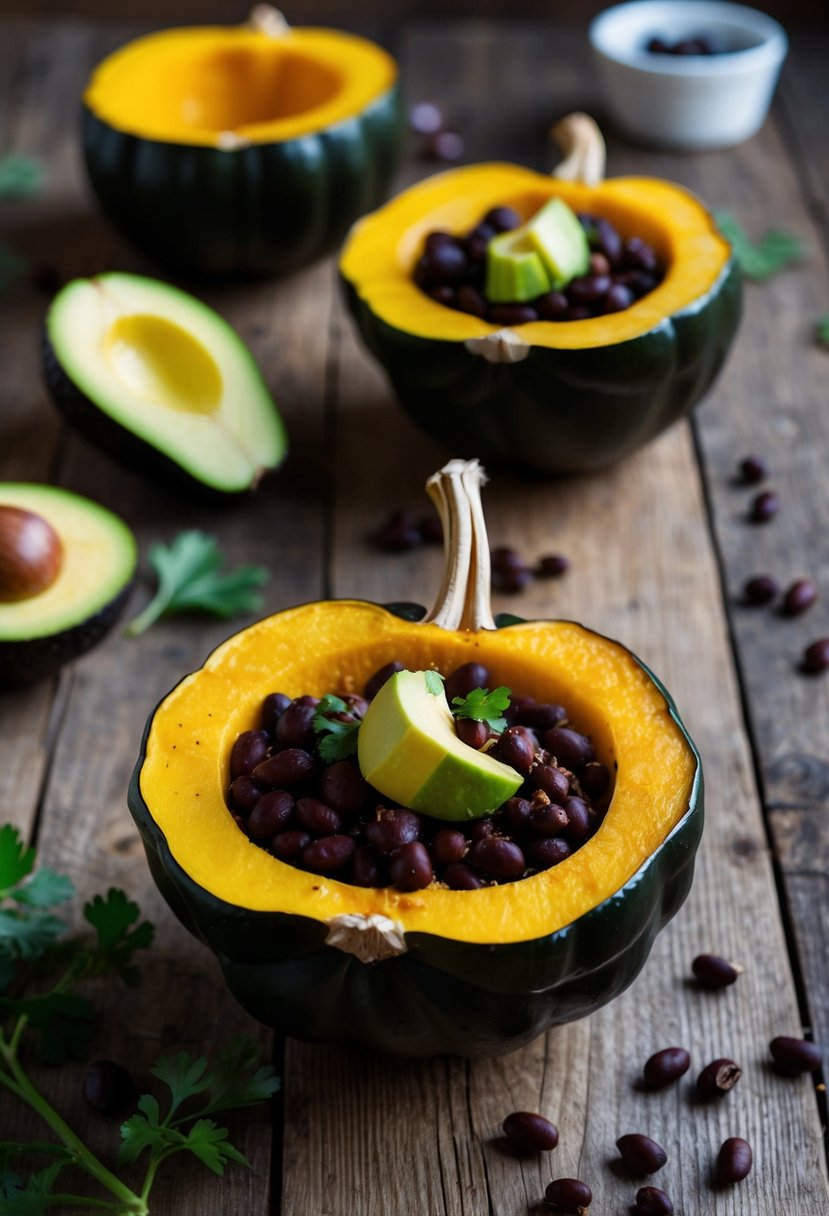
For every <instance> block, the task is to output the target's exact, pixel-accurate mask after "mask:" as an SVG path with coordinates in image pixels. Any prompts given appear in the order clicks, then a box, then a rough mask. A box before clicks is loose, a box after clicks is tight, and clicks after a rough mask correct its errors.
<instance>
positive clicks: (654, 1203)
mask: <svg viewBox="0 0 829 1216" xmlns="http://www.w3.org/2000/svg"><path fill="white" fill-rule="evenodd" d="M673 1210H674V1205H673V1204H672V1203H671V1201H670V1199H669V1198H668V1196H667V1195H666V1194H665V1192H664V1191H660V1189H659V1187H658V1186H643V1187H640V1188H639V1190H638V1191H637V1192H636V1211H637V1213H638V1214H639V1216H673Z"/></svg>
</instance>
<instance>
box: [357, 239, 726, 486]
mask: <svg viewBox="0 0 829 1216" xmlns="http://www.w3.org/2000/svg"><path fill="white" fill-rule="evenodd" d="M346 297H347V301H348V306H349V308H350V310H351V313H352V315H353V316H354V318H355V320H356V322H357V326H358V328H359V330H360V334H361V335H362V338H363V340H364V342H365V343H366V345H367V346H368V348H369V350H370V351H371V353H372V354H373V355H374V356H375V358H376V359H378V360H379V362H380V363H381V364H382V365H383V367H384V368H385V370H386V372H387V373H388V376H389V378H390V380H391V383H392V387H393V388H394V391H395V393H396V395H397V397H398V398H399V400H400V401H401V403H402V404H403V406H404V407H405V408H406V410H407V411H408V412H409V414H410V415H411V417H412V418H413V419H414V421H415V422H416V423H417V424H418V425H419V426H421V427H422V428H423V429H424V430H425V431H427V432H428V433H429V434H430V435H431V436H432V437H433V438H435V439H437V440H439V441H440V442H441V443H443V444H445V445H446V446H447V447H449V448H450V449H451V450H452V451H474V452H476V453H477V454H478V456H479V457H480V459H481V460H482V461H483V462H484V464H487V465H497V464H501V465H503V464H506V465H514V466H518V467H519V468H525V469H531V470H534V471H535V472H538V473H545V474H549V473H553V474H571V473H592V472H596V471H597V470H599V469H603V468H606V467H608V466H610V465H612V464H615V463H616V461H618V460H621V459H623V458H624V457H625V456H627V455H629V454H630V453H631V452H633V451H635V450H636V449H637V448H640V447H642V446H643V444H645V443H648V442H649V441H650V440H651V439H653V438H654V437H655V436H656V435H658V434H659V433H660V432H661V431H663V430H665V429H666V428H667V427H669V426H670V425H671V424H672V423H673V422H676V420H677V419H678V418H681V417H683V416H684V415H685V414H687V413H688V412H689V411H690V410H691V409H692V407H693V406H694V405H695V404H696V403H697V402H698V401H699V400H700V398H701V397H702V396H703V395H704V394H705V393H706V392H707V391H708V389H709V388H710V387H711V385H712V384H713V382H714V380H715V379H716V376H717V374H718V373H719V371H720V368H721V367H722V365H723V362H724V360H725V357H726V354H727V352H728V348H729V346H730V344H731V341H732V339H733V337H734V335H735V333H736V331H737V326H738V323H739V320H740V313H741V299H742V292H741V283H740V275H739V271H738V269H737V265H736V263H735V262H734V260H733V259H732V260H731V261H730V262H729V263H728V264H727V265H726V267H725V268H724V270H723V272H722V274H721V275H720V277H719V279H718V280H717V282H716V283H715V284H714V285H713V286H712V287H711V288H710V290H709V291H708V292H706V293H705V294H704V295H703V296H701V297H700V298H699V299H697V300H695V301H694V303H693V304H692V305H691V306H690V307H688V308H686V309H684V310H683V311H682V312H681V313H677V314H675V315H674V316H672V317H666V318H665V320H664V321H662V323H661V324H660V325H659V326H657V328H655V329H653V330H651V331H650V333H647V334H644V335H642V336H641V337H638V338H634V339H631V340H629V341H626V342H620V343H617V344H615V345H612V346H604V347H591V348H588V349H585V350H553V349H550V348H546V347H540V346H536V347H533V348H532V349H531V350H530V353H529V355H528V356H527V358H526V359H524V360H522V361H521V362H518V363H488V362H487V361H486V359H484V358H482V357H481V356H479V355H473V354H471V353H470V352H469V351H467V350H466V349H465V347H464V344H463V343H462V342H455V341H451V342H450V341H447V342H443V341H438V340H436V339H431V338H419V337H416V336H415V335H414V334H411V333H407V332H405V331H404V330H402V329H395V328H393V327H392V326H390V325H388V324H386V322H384V321H382V320H380V318H379V317H378V316H376V315H375V314H374V313H373V312H372V310H371V309H370V307H369V306H368V305H367V304H366V303H365V302H364V301H363V300H362V299H361V298H360V296H359V294H358V292H357V291H356V289H355V288H354V287H353V285H352V284H350V283H348V282H346ZM516 332H517V333H518V334H520V333H521V327H520V326H518V327H517V330H516Z"/></svg>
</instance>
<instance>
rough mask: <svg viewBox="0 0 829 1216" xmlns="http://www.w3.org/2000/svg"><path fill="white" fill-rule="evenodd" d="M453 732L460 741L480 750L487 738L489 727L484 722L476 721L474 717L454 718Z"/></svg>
mask: <svg viewBox="0 0 829 1216" xmlns="http://www.w3.org/2000/svg"><path fill="white" fill-rule="evenodd" d="M455 734H456V735H457V736H458V738H459V739H460V741H461V743H465V744H466V746H467V747H474V748H475V750H476V751H480V749H481V748H482V747H483V745H484V744H485V743H486V741H487V739H488V738H489V727H488V726H487V724H486V722H478V721H477V720H476V719H475V718H456V719H455Z"/></svg>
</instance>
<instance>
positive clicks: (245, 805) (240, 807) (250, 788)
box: [230, 777, 265, 815]
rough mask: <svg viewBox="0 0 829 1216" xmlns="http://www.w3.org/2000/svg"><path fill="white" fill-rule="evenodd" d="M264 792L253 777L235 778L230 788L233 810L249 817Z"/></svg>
mask: <svg viewBox="0 0 829 1216" xmlns="http://www.w3.org/2000/svg"><path fill="white" fill-rule="evenodd" d="M264 792H265V790H264V788H263V786H262V784H260V783H259V782H258V781H254V779H253V777H237V778H236V780H235V781H234V782H233V783H232V785H231V787H230V793H231V798H232V800H233V809H234V810H236V811H239V813H240V814H241V815H249V814H250V812H251V811H252V810H253V808H254V807H255V806H256V804H257V802H258V801H259V799H260V798H261V797H262V795H263V794H264Z"/></svg>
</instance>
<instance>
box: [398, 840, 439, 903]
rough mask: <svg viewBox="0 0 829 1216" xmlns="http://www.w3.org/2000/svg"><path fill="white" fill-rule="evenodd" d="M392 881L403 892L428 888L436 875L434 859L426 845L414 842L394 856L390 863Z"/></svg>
mask: <svg viewBox="0 0 829 1216" xmlns="http://www.w3.org/2000/svg"><path fill="white" fill-rule="evenodd" d="M389 874H390V875H391V880H392V882H393V883H394V885H395V886H396V887H398V888H399V889H400V890H401V891H421V890H423V888H424V887H428V885H429V883H430V882H431V881H432V879H433V877H434V874H433V871H432V859H431V858H430V856H429V854H428V852H427V851H426V847H425V845H422V844H421V843H420V842H419V841H417V840H413V841H412V842H411V843H410V844H404V845H403V847H402V848H400V849H398V850H397V852H396V853H393V854H392V857H391V861H390V862H389Z"/></svg>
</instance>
